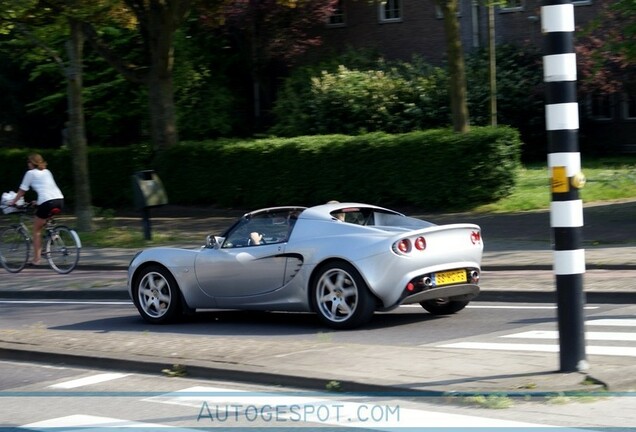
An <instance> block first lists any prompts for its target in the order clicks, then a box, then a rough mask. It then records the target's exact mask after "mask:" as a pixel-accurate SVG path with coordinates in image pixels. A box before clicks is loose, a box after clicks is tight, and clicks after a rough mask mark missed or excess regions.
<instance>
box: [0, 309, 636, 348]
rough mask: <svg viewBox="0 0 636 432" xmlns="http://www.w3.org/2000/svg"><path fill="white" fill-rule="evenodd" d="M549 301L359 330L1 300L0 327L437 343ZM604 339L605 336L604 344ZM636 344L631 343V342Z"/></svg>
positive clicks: (408, 313) (488, 328)
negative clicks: (172, 320)
mask: <svg viewBox="0 0 636 432" xmlns="http://www.w3.org/2000/svg"><path fill="white" fill-rule="evenodd" d="M585 313H586V316H587V319H595V318H598V317H603V316H604V315H606V314H610V315H612V316H630V314H631V315H636V306H623V305H611V304H590V305H587V306H586V308H585ZM556 314H557V310H556V307H555V306H554V305H553V304H547V303H546V304H540V303H533V304H521V303H474V304H470V305H469V306H468V307H467V308H466V309H464V310H463V311H461V312H459V313H457V314H454V315H451V316H433V315H431V314H428V313H427V312H425V311H424V309H422V308H421V307H419V306H406V307H400V308H399V309H398V310H396V311H392V312H388V313H378V314H376V315H375V317H374V318H373V320H372V321H371V323H370V324H369V325H367V326H364V327H362V328H360V329H356V330H351V331H346V332H339V331H330V330H327V329H325V328H324V327H323V326H322V325H320V323H319V322H318V320H317V318H316V317H315V316H314V315H313V314H303V313H269V312H249V311H202V312H199V313H197V314H196V315H195V317H194V318H192V319H190V320H188V321H185V322H183V323H180V324H173V325H161V326H157V325H149V324H147V323H145V322H144V321H143V320H142V319H141V318H140V317H139V314H138V313H137V310H136V309H135V307H134V306H133V305H132V303H130V302H128V301H82V300H78V301H75V300H47V301H36V300H1V301H0V330H3V331H10V330H11V329H15V328H33V329H38V328H47V329H51V330H68V331H69V332H72V331H82V332H86V333H88V334H90V333H95V332H98V333H115V332H116V333H119V334H121V335H122V338H123V339H125V337H126V336H125V335H126V333H131V334H132V333H134V334H140V333H154V334H163V333H165V334H172V335H175V334H176V335H178V334H183V335H210V336H231V337H233V338H238V339H245V340H250V339H251V338H253V337H259V338H265V339H268V338H272V339H276V340H285V339H289V340H290V341H315V340H316V339H317V338H318V339H320V338H328V339H329V340H330V341H332V342H335V343H352V344H355V343H365V344H374V345H379V346H384V347H386V348H387V349H390V347H391V346H418V345H432V344H435V345H439V344H443V343H446V342H448V341H458V340H462V341H463V340H477V341H483V342H485V341H488V340H490V339H491V337H490V336H488V335H495V334H499V333H502V334H514V333H520V332H523V331H526V330H541V331H554V330H556ZM610 344H611V343H610ZM634 345H635V346H636V343H635V344H634Z"/></svg>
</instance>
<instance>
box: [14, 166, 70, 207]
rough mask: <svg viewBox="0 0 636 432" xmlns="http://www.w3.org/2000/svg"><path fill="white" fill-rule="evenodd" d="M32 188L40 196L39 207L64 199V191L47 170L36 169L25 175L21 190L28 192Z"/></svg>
mask: <svg viewBox="0 0 636 432" xmlns="http://www.w3.org/2000/svg"><path fill="white" fill-rule="evenodd" d="M31 188H32V189H33V190H34V191H35V192H37V194H38V205H40V204H42V203H44V202H47V201H50V200H53V199H63V198H64V195H62V191H61V190H60V188H59V187H57V184H56V183H55V180H54V179H53V174H51V171H49V170H47V169H43V170H39V169H37V168H34V169H32V170H29V171H27V172H26V174H24V178H23V179H22V183H21V184H20V189H22V190H23V191H25V192H26V191H28V190H29V189H31Z"/></svg>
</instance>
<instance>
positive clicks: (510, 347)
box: [437, 342, 636, 357]
mask: <svg viewBox="0 0 636 432" xmlns="http://www.w3.org/2000/svg"><path fill="white" fill-rule="evenodd" d="M437 348H461V349H474V350H493V351H533V352H551V353H555V352H559V346H558V345H547V344H515V343H489V342H457V343H451V344H446V345H438V346H437ZM586 349H587V353H588V354H592V355H605V356H618V357H636V348H634V347H619V346H617V347H615V346H588V347H587V348H586Z"/></svg>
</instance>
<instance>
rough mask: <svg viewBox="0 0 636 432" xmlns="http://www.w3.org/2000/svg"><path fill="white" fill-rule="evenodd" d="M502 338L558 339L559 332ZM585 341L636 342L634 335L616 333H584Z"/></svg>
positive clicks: (542, 331)
mask: <svg viewBox="0 0 636 432" xmlns="http://www.w3.org/2000/svg"><path fill="white" fill-rule="evenodd" d="M501 337H503V338H519V339H559V332H558V331H553V330H533V331H527V332H521V333H514V334H509V335H505V336H501ZM585 339H586V340H605V341H629V342H634V341H636V333H616V332H585Z"/></svg>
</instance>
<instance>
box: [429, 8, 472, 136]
mask: <svg viewBox="0 0 636 432" xmlns="http://www.w3.org/2000/svg"><path fill="white" fill-rule="evenodd" d="M436 2H437V3H438V4H439V6H440V7H441V9H442V12H443V14H444V31H445V32H446V52H447V55H448V70H449V75H450V92H449V93H450V104H451V115H452V121H453V130H454V131H455V132H461V133H464V132H468V130H469V129H470V126H469V115H468V103H467V91H466V70H465V65H464V52H463V49H462V39H461V30H460V27H459V20H458V19H457V0H436Z"/></svg>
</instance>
